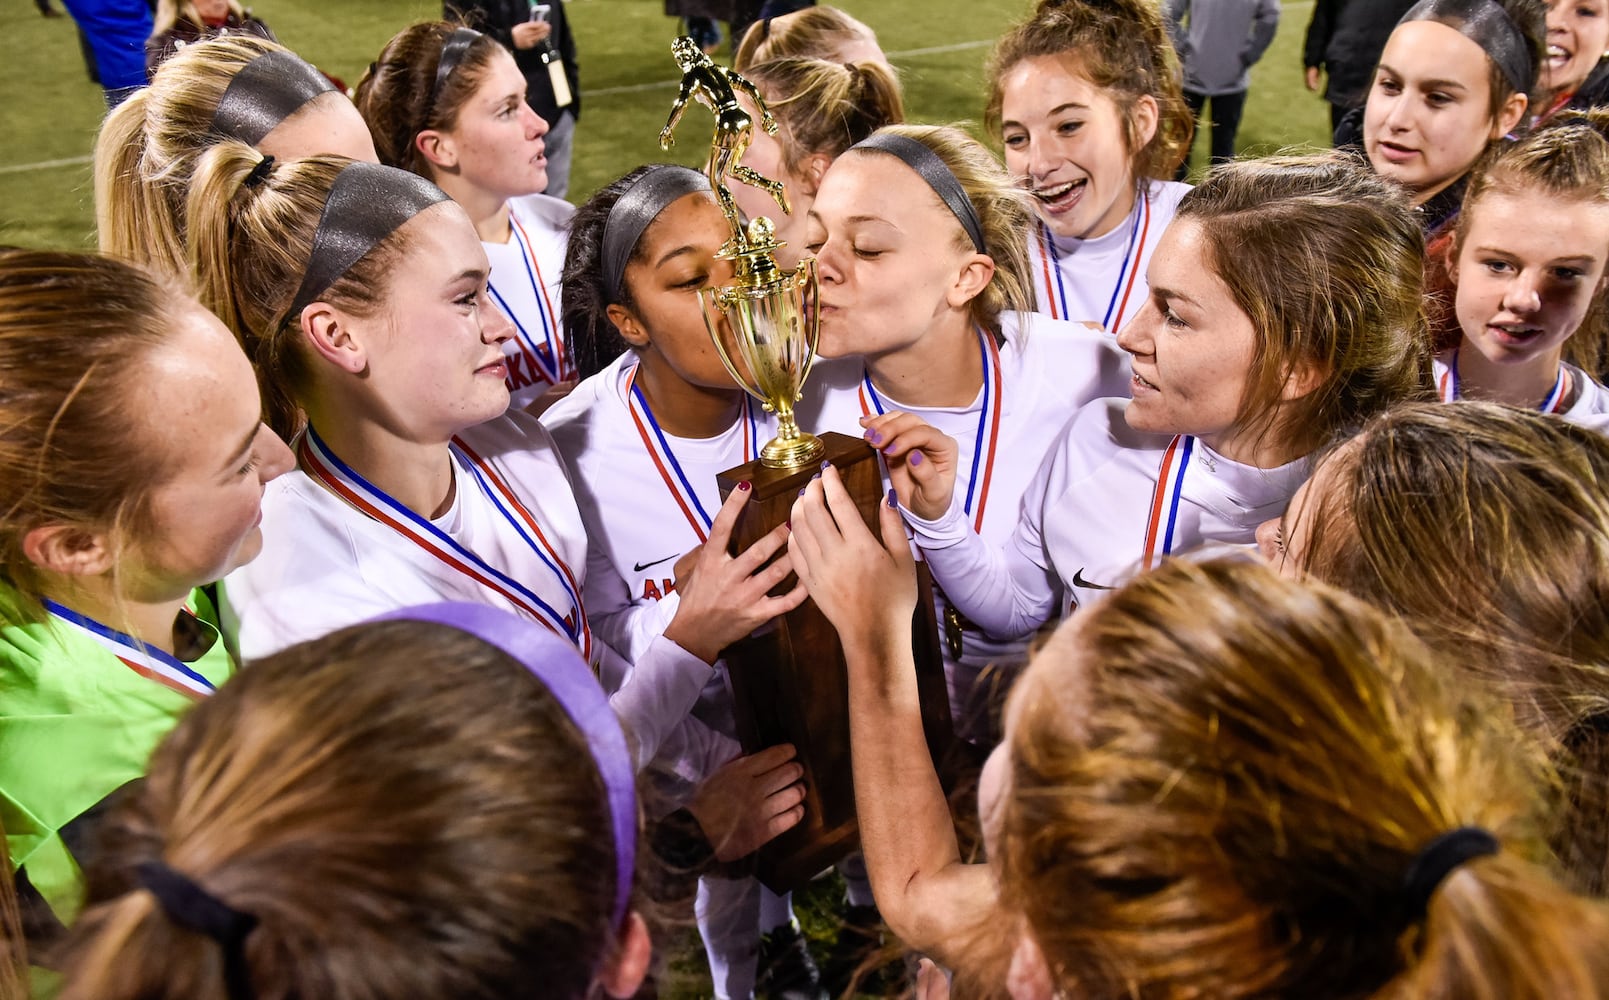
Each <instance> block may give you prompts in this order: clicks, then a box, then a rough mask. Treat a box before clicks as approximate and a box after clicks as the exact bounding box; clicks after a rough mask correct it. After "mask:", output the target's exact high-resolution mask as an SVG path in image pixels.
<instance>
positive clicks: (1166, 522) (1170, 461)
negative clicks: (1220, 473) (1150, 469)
mask: <svg viewBox="0 0 1609 1000" xmlns="http://www.w3.org/2000/svg"><path fill="white" fill-rule="evenodd" d="M1195 449H1196V439H1195V438H1194V437H1191V436H1190V435H1188V434H1179V435H1175V436H1174V438H1173V440H1172V441H1169V442H1168V447H1167V449H1166V450H1165V451H1163V452H1162V464H1161V466H1160V467H1159V468H1158V470H1157V477H1156V486H1155V487H1154V488H1153V489H1152V491H1151V512H1150V514H1149V515H1148V516H1147V517H1146V519H1145V568H1146V569H1150V568H1152V567H1153V566H1155V565H1156V561H1157V559H1158V558H1159V557H1161V556H1167V555H1170V554H1172V552H1173V545H1174V541H1175V533H1176V531H1177V529H1178V524H1179V504H1180V503H1181V502H1182V501H1183V500H1184V473H1185V470H1186V469H1188V468H1189V466H1190V458H1191V456H1192V455H1194V454H1195Z"/></svg>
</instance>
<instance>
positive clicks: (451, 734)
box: [61, 622, 616, 1000]
mask: <svg viewBox="0 0 1609 1000" xmlns="http://www.w3.org/2000/svg"><path fill="white" fill-rule="evenodd" d="M590 760H591V756H590V752H589V749H588V744H587V741H586V739H585V737H584V736H583V735H582V734H581V732H580V731H579V730H578V729H577V728H576V727H575V725H574V724H573V723H572V722H571V721H570V718H569V717H568V716H567V715H566V714H565V711H564V709H562V708H561V707H560V706H559V704H558V702H557V701H556V700H555V699H554V697H553V695H552V694H551V693H549V691H548V689H547V688H546V687H544V686H543V685H542V684H541V683H540V682H538V681H537V680H536V679H535V677H534V676H533V675H532V673H531V671H530V670H528V669H527V668H526V667H525V666H524V665H523V664H520V663H517V662H515V661H514V660H512V659H510V658H509V657H508V656H507V655H505V654H504V653H502V652H501V651H500V650H498V649H496V648H495V647H493V646H491V645H488V644H487V643H485V642H483V641H481V640H480V639H477V638H475V637H473V636H471V635H469V634H467V633H464V632H460V631H458V630H457V629H453V628H447V627H443V626H439V625H434V624H427V623H421V622H386V623H380V624H368V625H359V626H355V627H353V628H349V629H345V630H343V631H340V632H336V633H334V634H332V635H329V636H326V637H325V638H323V639H319V640H316V641H314V642H310V643H304V644H302V645H299V646H294V647H291V648H290V649H288V650H285V651H284V652H281V653H278V654H275V655H274V656H271V657H268V658H266V659H264V660H262V661H260V662H258V663H255V664H253V665H252V667H251V669H249V670H246V671H243V672H241V673H240V674H239V675H238V676H237V677H236V678H235V679H234V680H232V681H231V682H230V683H229V684H227V685H225V686H224V687H223V688H221V689H220V690H219V691H218V693H217V694H216V695H214V696H212V697H211V698H208V699H206V700H204V701H202V702H201V703H199V704H198V705H197V706H196V708H195V709H194V710H193V711H192V712H191V714H190V715H188V716H186V717H185V719H184V720H183V721H182V722H180V724H179V726H178V727H177V728H176V729H175V730H174V731H173V733H172V734H171V735H170V736H169V737H168V739H167V740H166V741H165V742H164V743H163V744H162V746H161V747H160V748H159V749H158V750H157V751H156V753H155V755H154V756H153V757H152V760H151V767H150V773H149V775H148V776H147V777H146V779H145V781H144V783H143V786H142V787H141V788H140V789H139V790H138V792H137V793H136V794H135V795H133V796H131V798H130V800H129V801H127V802H126V803H124V804H123V806H122V807H121V808H120V809H119V810H118V811H116V812H115V813H113V814H112V815H111V816H110V817H109V818H108V820H107V824H108V826H107V829H106V836H105V838H104V846H103V848H102V850H101V851H99V852H98V853H97V854H96V855H95V857H96V864H95V865H93V866H92V867H91V869H90V870H89V871H88V872H87V880H88V899H87V905H86V908H85V910H84V913H83V915H82V917H81V918H80V920H79V922H78V924H77V925H76V926H75V927H74V929H73V937H72V939H71V941H70V942H69V947H68V949H67V951H66V953H65V955H64V957H63V963H62V964H63V967H64V968H65V969H67V970H69V971H68V974H67V983H66V986H65V988H64V990H63V991H62V994H61V996H62V998H63V1000H135V998H139V1000H161V998H173V1000H180V998H185V1000H194V998H202V997H222V996H223V995H224V992H225V990H224V975H223V967H224V962H223V958H222V955H223V949H222V947H221V946H220V945H219V943H218V942H217V941H215V940H213V939H212V938H209V937H207V936H205V935H203V934H200V933H196V932H193V931H190V930H186V929H184V928H182V927H180V926H178V925H177V924H175V923H174V921H173V919H172V918H171V917H170V916H169V914H168V913H167V912H166V911H165V910H164V909H163V908H162V907H161V906H160V905H159V904H158V903H157V901H156V899H155V897H154V896H153V895H152V894H151V892H149V891H147V890H146V889H144V888H142V884H141V883H140V882H139V881H138V880H137V879H136V872H137V870H138V869H139V868H140V866H142V865H145V864H150V863H160V864H161V865H164V866H166V867H167V868H168V869H170V870H172V871H174V872H177V873H179V874H180V875H182V876H183V877H184V878H187V879H189V880H190V881H192V882H194V883H195V884H196V885H198V886H200V887H201V888H202V889H204V890H205V891H206V892H207V893H209V894H210V895H212V896H213V897H215V898H216V899H218V900H220V901H221V902H222V903H223V904H224V905H226V906H228V907H230V908H231V909H234V910H237V911H239V912H242V913H246V914H250V915H251V916H252V917H254V918H255V919H256V926H255V927H254V928H252V929H251V930H250V931H249V932H248V933H247V935H246V936H245V938H244V939H243V946H242V954H243V958H244V966H245V970H246V973H247V976H248V978H249V980H250V985H251V987H252V988H253V992H254V993H255V995H256V996H258V997H261V998H263V1000H272V998H280V997H318V998H320V1000H359V998H364V1000H368V998H374V997H453V998H459V1000H502V998H510V997H538V996H540V997H552V998H555V1000H581V998H582V997H585V996H586V995H587V993H588V988H589V985H590V983H591V981H592V979H593V976H594V975H595V973H596V972H597V971H598V970H599V968H600V966H601V965H602V964H603V963H604V962H605V961H607V960H608V958H609V957H610V955H611V954H612V952H613V949H614V948H615V945H616V941H615V931H616V928H615V927H614V926H612V915H611V911H612V909H613V907H614V885H613V880H612V879H610V878H608V877H606V875H605V874H604V873H607V872H611V871H613V870H614V868H615V859H614V855H613V851H614V848H613V845H612V838H611V836H610V834H609V830H610V825H609V824H610V820H609V815H608V811H607V806H606V804H605V798H604V789H603V781H602V779H601V778H600V776H599V773H598V770H597V768H596V767H595V766H589V762H590Z"/></svg>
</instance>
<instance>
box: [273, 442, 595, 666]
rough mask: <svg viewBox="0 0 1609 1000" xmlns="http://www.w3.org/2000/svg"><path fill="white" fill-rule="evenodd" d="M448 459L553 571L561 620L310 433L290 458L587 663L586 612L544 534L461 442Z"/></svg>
mask: <svg viewBox="0 0 1609 1000" xmlns="http://www.w3.org/2000/svg"><path fill="white" fill-rule="evenodd" d="M450 447H451V450H452V456H453V461H454V462H455V463H456V464H458V465H461V466H462V467H464V469H465V470H466V471H468V473H469V477H470V478H471V479H473V480H474V482H475V485H476V486H478V487H480V490H481V492H482V494H484V495H485V497H486V498H487V499H488V500H490V501H491V502H492V506H494V507H496V508H497V512H498V513H499V514H501V515H502V517H503V519H504V520H505V521H506V522H508V524H509V526H510V527H512V528H513V529H514V532H515V534H517V535H519V537H520V539H521V540H522V541H524V542H525V543H526V544H527V545H529V546H530V547H531V550H532V551H533V552H535V553H536V555H537V558H538V559H540V560H541V561H542V563H543V564H544V565H546V566H547V568H548V569H549V570H550V571H551V572H552V574H553V578H554V579H555V580H556V581H558V584H559V587H560V588H561V589H562V590H563V591H564V593H565V596H566V598H567V599H568V600H569V601H570V605H571V610H570V613H569V614H568V615H564V614H560V613H559V612H558V611H557V610H556V609H555V608H554V607H553V606H552V605H550V604H549V603H548V602H546V601H544V600H543V599H542V598H541V597H540V596H538V595H537V594H536V592H535V591H533V590H531V589H530V588H529V587H527V586H525V585H524V584H522V583H520V582H519V581H518V580H515V579H514V578H513V577H511V576H509V575H508V574H507V573H504V572H503V571H502V570H500V569H498V568H497V567H495V566H493V565H491V564H490V563H488V562H487V561H486V560H484V559H482V558H481V557H480V556H479V555H476V554H475V553H474V552H471V551H470V550H469V549H468V548H466V547H464V546H463V545H461V544H460V543H459V542H458V541H457V540H456V539H454V538H453V537H452V536H450V535H448V534H447V533H446V532H445V531H442V530H441V529H440V528H438V527H436V526H435V525H434V524H431V523H430V521H429V520H428V519H426V518H423V517H420V516H419V515H418V514H416V513H414V512H413V511H411V510H409V509H408V508H407V507H405V506H403V505H402V504H401V503H399V502H397V501H396V500H395V499H393V498H392V497H391V496H390V495H389V494H387V493H386V492H385V491H384V490H382V489H380V488H379V487H377V486H375V485H374V484H373V483H371V482H369V481H368V480H367V479H364V478H363V477H362V476H361V475H359V474H358V473H357V472H356V471H355V470H353V469H352V468H350V467H348V466H347V465H346V464H345V463H344V462H342V461H341V460H340V459H339V458H337V457H336V456H335V453H334V452H332V451H330V450H329V447H328V446H327V445H325V443H324V442H323V441H322V440H321V439H320V438H319V436H318V434H317V432H315V431H314V430H313V428H312V427H308V428H307V432H306V433H305V434H303V435H302V440H301V443H300V444H299V445H298V446H297V449H296V452H297V458H298V459H300V461H301V464H302V467H303V468H304V469H306V470H307V472H308V474H309V475H311V476H312V477H314V478H315V479H317V480H318V481H319V482H321V483H323V484H324V485H325V486H326V487H328V488H329V490H330V491H331V492H332V493H334V494H335V495H336V496H338V497H340V498H341V499H342V500H345V501H346V502H347V503H349V504H351V505H352V506H353V507H354V508H356V509H357V510H358V511H359V512H360V513H362V514H365V515H367V516H368V517H371V518H373V519H374V520H376V521H379V522H380V523H381V524H384V525H386V526H388V527H390V528H391V529H392V530H394V531H396V532H397V534H399V535H401V536H402V537H403V538H405V539H407V540H408V541H410V542H412V543H414V544H415V545H417V546H419V547H420V548H421V549H424V550H425V551H426V552H427V553H429V554H430V555H432V556H434V557H435V558H436V559H437V560H439V561H440V562H442V563H444V564H446V565H447V566H449V567H451V568H452V569H454V570H457V571H458V572H459V573H461V574H463V575H464V576H466V577H468V578H470V579H471V580H474V581H475V582H476V583H478V584H480V585H481V586H483V587H485V588H487V589H488V590H491V591H493V592H495V593H497V594H500V595H501V596H502V597H504V598H506V599H507V600H508V601H509V602H510V603H512V604H513V605H514V606H515V608H517V609H518V610H519V611H520V612H521V613H522V614H524V615H525V616H526V617H528V618H532V619H534V620H536V621H539V622H541V623H542V624H544V625H546V626H547V627H548V628H550V629H552V630H553V631H554V632H557V633H558V634H559V635H562V636H564V637H565V638H566V639H568V640H570V642H571V643H573V644H574V645H575V647H576V648H577V649H579V650H580V651H581V655H582V656H584V657H587V658H588V659H589V660H590V659H591V657H592V630H591V628H590V627H589V626H588V625H587V615H586V610H585V609H584V608H583V607H582V605H581V588H580V587H579V586H577V585H576V581H575V577H574V575H573V574H572V573H571V572H570V568H569V567H568V566H567V565H565V563H564V560H563V559H561V558H559V555H558V553H557V552H556V551H555V550H554V548H553V546H552V544H551V543H550V542H549V541H548V539H547V536H546V535H545V534H543V532H542V529H541V527H540V526H539V525H538V524H537V523H536V518H535V517H533V516H531V512H530V511H529V510H528V509H527V508H526V506H525V505H524V504H523V503H521V502H520V500H519V498H518V497H516V496H515V495H514V493H513V491H512V490H510V489H509V488H508V484H507V483H505V482H503V480H502V477H500V476H498V474H497V472H496V470H494V469H493V468H492V467H491V465H490V463H488V462H487V461H486V460H485V459H483V458H481V457H480V456H479V455H478V454H476V453H475V452H474V450H473V449H471V448H470V447H469V446H468V445H467V444H465V443H464V442H463V441H462V440H461V439H459V438H454V439H453V442H452V445H451V446H450Z"/></svg>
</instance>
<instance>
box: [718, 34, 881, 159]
mask: <svg viewBox="0 0 1609 1000" xmlns="http://www.w3.org/2000/svg"><path fill="white" fill-rule="evenodd" d="M746 75H747V76H748V77H749V79H750V80H751V81H753V83H754V85H755V86H756V87H758V88H760V93H761V94H763V95H764V96H765V99H766V103H767V104H768V105H769V106H770V108H771V113H772V114H773V115H774V116H775V117H776V119H777V123H778V124H779V125H781V126H782V134H780V135H779V136H778V138H779V140H781V141H780V145H781V146H782V158H783V164H784V166H786V167H787V168H788V172H789V173H791V174H793V175H795V176H802V175H803V174H804V172H805V171H804V161H805V160H806V159H808V158H809V157H811V156H817V155H820V156H825V157H827V159H829V160H835V159H837V158H838V156H839V155H840V154H842V153H843V151H844V150H846V149H848V148H849V147H850V146H853V145H854V144H855V143H857V142H859V141H860V140H862V139H864V138H866V137H867V136H869V135H871V134H872V133H873V132H875V131H877V130H878V129H880V128H882V127H883V126H884V125H898V124H900V123H901V122H903V121H904V120H905V99H904V96H903V95H902V94H901V92H900V86H899V81H898V80H896V79H895V78H894V74H893V73H892V72H890V71H889V69H888V67H886V66H883V65H881V64H880V63H849V64H845V63H835V62H828V61H826V60H823V59H791V58H790V59H774V60H771V61H769V62H764V63H760V64H758V65H756V66H752V67H750V68H749V69H748V71H747V73H746Z"/></svg>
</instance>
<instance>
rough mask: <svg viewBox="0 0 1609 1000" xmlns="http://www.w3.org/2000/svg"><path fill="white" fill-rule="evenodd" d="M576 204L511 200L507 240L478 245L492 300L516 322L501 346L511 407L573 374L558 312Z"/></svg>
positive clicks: (540, 196) (524, 404)
mask: <svg viewBox="0 0 1609 1000" xmlns="http://www.w3.org/2000/svg"><path fill="white" fill-rule="evenodd" d="M574 214H575V207H574V206H573V205H571V204H570V203H569V202H567V201H562V200H560V199H558V198H550V197H548V196H547V195H545V194H531V195H526V196H525V197H523V198H515V199H513V200H512V201H510V202H509V229H510V234H509V239H508V242H507V243H485V242H483V243H481V246H483V247H485V248H486V257H487V259H488V260H490V261H491V264H492V280H491V292H490V294H491V298H492V301H493V302H495V303H497V305H498V307H499V308H501V309H502V310H503V314H504V315H506V316H508V317H509V319H511V320H513V322H514V336H513V337H512V338H511V339H510V340H509V341H508V342H507V343H506V344H504V345H503V353H504V354H505V355H507V356H508V379H507V384H508V391H509V395H510V396H512V397H513V402H512V403H511V407H512V408H513V409H516V410H523V409H525V407H527V406H529V405H530V404H531V402H532V401H533V400H535V399H536V398H537V397H538V396H540V395H542V394H543V393H544V392H547V390H548V388H549V387H550V386H551V385H553V383H554V382H555V381H562V380H564V379H573V378H575V365H573V364H571V363H570V360H569V355H568V354H567V353H565V350H564V323H563V320H562V318H561V315H560V313H559V287H560V278H561V276H562V272H563V270H564V251H565V248H566V247H567V246H568V245H569V241H570V216H572V215H574Z"/></svg>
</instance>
